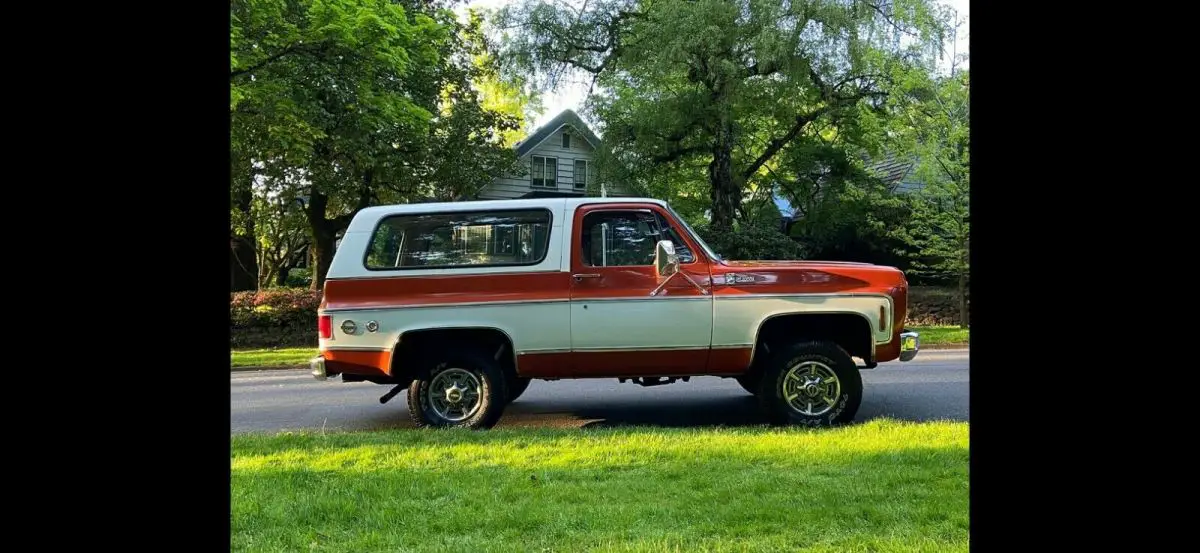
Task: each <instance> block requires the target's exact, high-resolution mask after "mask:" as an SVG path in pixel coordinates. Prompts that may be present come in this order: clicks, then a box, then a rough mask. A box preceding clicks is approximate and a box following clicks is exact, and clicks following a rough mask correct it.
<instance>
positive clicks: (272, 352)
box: [229, 345, 317, 367]
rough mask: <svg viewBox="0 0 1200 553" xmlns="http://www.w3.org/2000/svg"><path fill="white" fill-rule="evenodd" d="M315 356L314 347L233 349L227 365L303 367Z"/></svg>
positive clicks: (315, 348)
mask: <svg viewBox="0 0 1200 553" xmlns="http://www.w3.org/2000/svg"><path fill="white" fill-rule="evenodd" d="M316 354H317V346H316V345H314V346H313V347H311V348H282V349H235V350H232V351H230V352H229V365H230V366H231V367H278V366H284V365H305V364H307V363H308V360H309V359H312V358H313V356H314V355H316Z"/></svg>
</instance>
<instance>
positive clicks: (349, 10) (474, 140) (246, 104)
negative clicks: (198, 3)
mask: <svg viewBox="0 0 1200 553" xmlns="http://www.w3.org/2000/svg"><path fill="white" fill-rule="evenodd" d="M231 16H232V17H231V29H230V40H231V45H232V54H231V58H230V111H231V124H232V132H231V135H232V136H231V138H232V148H233V150H234V152H233V156H232V157H233V158H234V159H237V160H239V161H238V162H239V163H240V164H241V167H239V168H238V171H239V172H238V174H245V175H250V177H251V178H250V179H249V180H248V181H246V180H244V181H243V182H252V181H253V180H254V179H255V178H257V177H259V176H265V177H268V178H270V179H272V181H273V182H274V183H286V184H287V186H290V187H292V190H290V191H288V192H287V193H286V194H285V193H283V192H281V195H282V196H291V197H295V198H297V199H299V200H300V201H301V202H302V204H303V213H304V216H305V219H306V221H307V226H308V231H309V240H310V242H309V245H308V250H309V252H310V255H311V258H312V260H313V288H314V289H319V288H321V287H322V286H323V285H324V278H325V274H326V272H327V271H328V268H329V264H330V262H331V261H332V258H333V248H334V244H335V241H336V240H337V236H338V234H339V233H340V232H341V231H343V230H344V229H345V228H346V227H347V226H348V225H349V223H350V220H351V219H352V218H353V216H354V214H355V213H357V212H358V211H359V210H361V209H363V208H365V207H367V206H369V205H373V204H378V203H381V202H389V203H392V202H395V203H401V202H408V201H419V200H426V199H455V198H460V197H462V196H464V195H465V194H469V193H471V192H473V191H474V190H477V189H478V187H480V186H482V184H484V183H486V182H487V181H488V180H489V179H490V176H491V175H493V174H495V173H497V172H498V171H500V170H503V169H504V168H505V167H507V166H508V165H510V164H511V163H512V162H513V161H514V159H513V154H512V152H511V149H509V148H505V147H504V146H503V144H502V143H501V137H500V133H501V132H504V131H506V130H508V129H510V128H512V127H513V126H514V125H515V124H516V123H515V122H514V121H513V120H512V119H511V117H508V116H507V115H505V114H502V113H498V112H494V111H489V110H486V109H483V108H482V107H481V106H480V104H479V99H478V95H477V93H476V92H475V91H474V90H473V89H472V87H471V80H472V78H473V77H474V76H475V75H476V74H477V71H478V70H477V68H476V67H475V64H474V63H473V59H474V57H475V56H477V55H478V53H479V41H478V40H477V36H475V35H478V34H479V32H478V30H473V29H471V28H469V27H464V26H462V25H460V24H459V22H458V20H457V18H456V16H455V14H454V13H453V12H452V11H451V10H449V9H447V7H446V6H445V5H443V4H442V3H441V2H436V1H422V0H408V1H404V2H389V1H387V0H234V1H233V2H232V12H231ZM239 186H241V184H240V183H239ZM239 205H240V204H239Z"/></svg>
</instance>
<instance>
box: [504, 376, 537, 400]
mask: <svg viewBox="0 0 1200 553" xmlns="http://www.w3.org/2000/svg"><path fill="white" fill-rule="evenodd" d="M532 380H533V379H532V378H520V377H509V380H508V402H509V403H512V402H514V401H516V400H517V398H519V397H521V394H523V393H525V390H526V389H528V388H529V382H530V381H532Z"/></svg>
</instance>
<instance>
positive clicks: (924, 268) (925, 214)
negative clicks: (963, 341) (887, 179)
mask: <svg viewBox="0 0 1200 553" xmlns="http://www.w3.org/2000/svg"><path fill="white" fill-rule="evenodd" d="M913 96H914V97H915V98H916V99H917V100H918V101H915V102H911V103H909V104H907V105H905V106H903V107H902V108H901V114H902V117H901V118H900V119H899V122H902V123H903V124H902V125H900V126H899V128H900V129H901V130H899V131H897V132H896V133H894V136H895V143H896V144H897V147H898V150H900V151H902V152H905V153H906V154H907V155H911V156H912V157H913V158H914V159H916V160H917V162H916V165H915V167H914V169H913V170H914V172H915V174H916V176H917V177H918V178H919V179H920V180H921V181H922V182H923V183H924V184H925V186H924V187H923V188H922V189H921V190H920V191H919V192H918V193H917V195H916V197H915V198H914V201H913V203H912V205H913V216H912V218H911V220H910V223H909V224H908V225H907V226H905V227H903V228H901V229H900V234H901V236H902V237H903V238H904V239H905V240H906V241H907V242H908V243H909V244H911V245H912V246H914V247H915V248H917V250H918V251H919V255H918V257H917V258H916V260H915V262H914V268H915V270H916V271H918V272H920V273H923V274H928V275H934V276H950V277H952V278H954V279H956V280H957V285H958V298H959V317H960V320H961V321H962V325H963V327H967V326H968V325H969V312H968V309H967V286H968V278H969V276H970V269H971V263H970V259H971V255H970V254H971V210H970V197H971V142H970V134H971V119H970V107H971V87H970V72H969V71H963V72H960V73H957V74H952V75H951V76H949V77H945V78H941V79H937V80H935V81H933V82H931V83H930V85H929V86H928V87H927V88H920V89H916V91H915V92H914V94H913Z"/></svg>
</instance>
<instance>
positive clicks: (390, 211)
mask: <svg viewBox="0 0 1200 553" xmlns="http://www.w3.org/2000/svg"><path fill="white" fill-rule="evenodd" d="M606 203H607V204H625V203H652V204H657V205H660V206H663V207H666V205H667V203H666V202H664V201H662V200H658V199H654V198H628V197H620V198H595V197H591V198H527V199H519V200H481V201H468V202H433V203H420V204H394V205H378V206H374V207H368V208H366V209H363V210H361V211H359V212H358V213H357V214H355V215H354V220H352V221H350V226H349V228H347V229H346V232H371V231H373V230H374V229H375V224H376V223H378V222H379V220H380V219H382V218H384V217H387V216H389V215H404V214H415V213H448V212H461V211H484V210H489V209H530V208H546V209H551V210H563V209H565V210H568V211H570V210H574V209H575V208H576V207H579V206H581V205H584V204H606Z"/></svg>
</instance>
